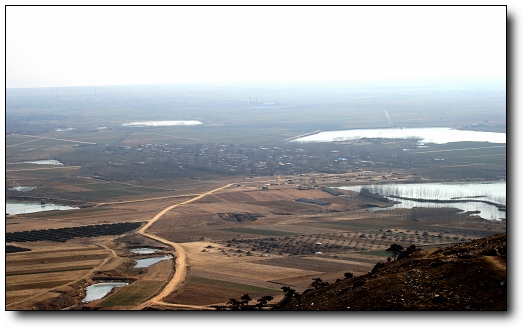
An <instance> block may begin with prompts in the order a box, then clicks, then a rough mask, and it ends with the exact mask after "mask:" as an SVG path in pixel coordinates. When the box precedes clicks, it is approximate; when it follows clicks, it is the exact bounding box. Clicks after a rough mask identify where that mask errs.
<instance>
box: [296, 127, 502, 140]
mask: <svg viewBox="0 0 523 327" xmlns="http://www.w3.org/2000/svg"><path fill="white" fill-rule="evenodd" d="M361 138H391V139H409V138H416V139H420V140H419V142H420V143H438V144H443V143H450V142H465V141H469V142H491V143H506V142H507V134H506V133H493V132H477V131H464V130H457V129H452V128H447V127H431V128H378V129H352V130H339V131H325V132H319V133H317V134H313V135H308V136H304V137H301V138H298V139H295V140H293V141H291V142H300V143H307V142H334V141H348V140H358V139H361Z"/></svg>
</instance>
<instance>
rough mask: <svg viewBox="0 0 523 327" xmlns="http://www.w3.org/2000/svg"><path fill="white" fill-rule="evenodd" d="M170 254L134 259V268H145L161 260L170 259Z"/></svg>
mask: <svg viewBox="0 0 523 327" xmlns="http://www.w3.org/2000/svg"><path fill="white" fill-rule="evenodd" d="M172 258H173V256H172V255H170V254H169V255H166V256H165V257H156V258H147V259H136V266H134V268H145V267H149V266H152V265H154V264H155V263H158V262H160V261H163V260H169V259H172Z"/></svg>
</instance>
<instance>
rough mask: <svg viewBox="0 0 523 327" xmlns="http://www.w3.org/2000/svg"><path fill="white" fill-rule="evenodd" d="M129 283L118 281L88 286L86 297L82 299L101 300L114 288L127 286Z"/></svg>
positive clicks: (86, 300)
mask: <svg viewBox="0 0 523 327" xmlns="http://www.w3.org/2000/svg"><path fill="white" fill-rule="evenodd" d="M127 285H129V283H124V282H116V283H99V284H94V285H91V286H88V287H87V288H86V289H85V290H86V292H87V294H86V296H85V298H84V299H83V300H82V302H83V303H86V302H91V301H95V300H99V299H101V298H103V297H104V296H106V295H107V294H109V292H111V291H112V290H113V288H117V287H122V286H127Z"/></svg>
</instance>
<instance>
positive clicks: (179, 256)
mask: <svg viewBox="0 0 523 327" xmlns="http://www.w3.org/2000/svg"><path fill="white" fill-rule="evenodd" d="M231 185H234V183H231V184H227V185H225V186H222V187H219V188H216V189H214V190H211V191H209V192H206V193H203V194H200V195H198V196H197V197H194V198H192V199H190V200H187V201H184V202H181V203H177V204H174V205H172V206H169V207H167V208H165V209H163V210H162V211H160V212H159V213H158V214H156V215H155V216H154V217H153V219H151V220H150V221H149V222H148V223H147V224H145V226H143V227H142V228H141V229H140V230H138V233H139V234H142V235H144V236H146V237H149V238H151V239H154V240H156V241H159V242H162V243H164V244H167V245H170V246H172V247H173V249H174V250H175V252H176V255H175V257H176V261H175V271H174V275H173V277H172V279H171V280H170V281H169V283H168V284H167V286H165V288H164V289H163V290H162V291H161V292H160V293H159V294H158V295H156V296H155V297H154V298H152V299H150V300H149V301H147V302H145V303H142V304H140V305H139V306H137V307H136V308H135V309H136V310H141V309H143V308H145V307H146V306H151V305H154V304H162V305H163V304H164V303H163V302H162V299H163V298H165V297H166V296H167V295H169V294H171V293H172V292H173V291H175V290H176V289H177V288H178V287H179V286H180V284H181V283H183V281H185V279H186V277H187V255H186V253H185V250H184V249H183V247H181V246H180V245H179V244H176V243H174V242H170V241H168V240H166V239H163V238H161V237H159V236H156V235H154V234H148V233H147V232H146V230H147V228H149V227H150V226H151V225H152V224H153V223H154V222H156V221H157V220H158V219H160V218H161V217H162V216H163V215H164V214H165V213H166V212H168V211H169V210H171V209H173V208H176V207H178V206H181V205H184V204H188V203H191V202H194V201H197V200H199V199H201V198H203V197H204V196H207V195H209V194H212V193H214V192H216V191H219V190H222V189H224V188H227V187H229V186H231Z"/></svg>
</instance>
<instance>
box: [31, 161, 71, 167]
mask: <svg viewBox="0 0 523 327" xmlns="http://www.w3.org/2000/svg"><path fill="white" fill-rule="evenodd" d="M23 163H29V164H35V165H58V166H63V165H64V164H63V163H61V162H60V161H58V160H35V161H24V162H23Z"/></svg>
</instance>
